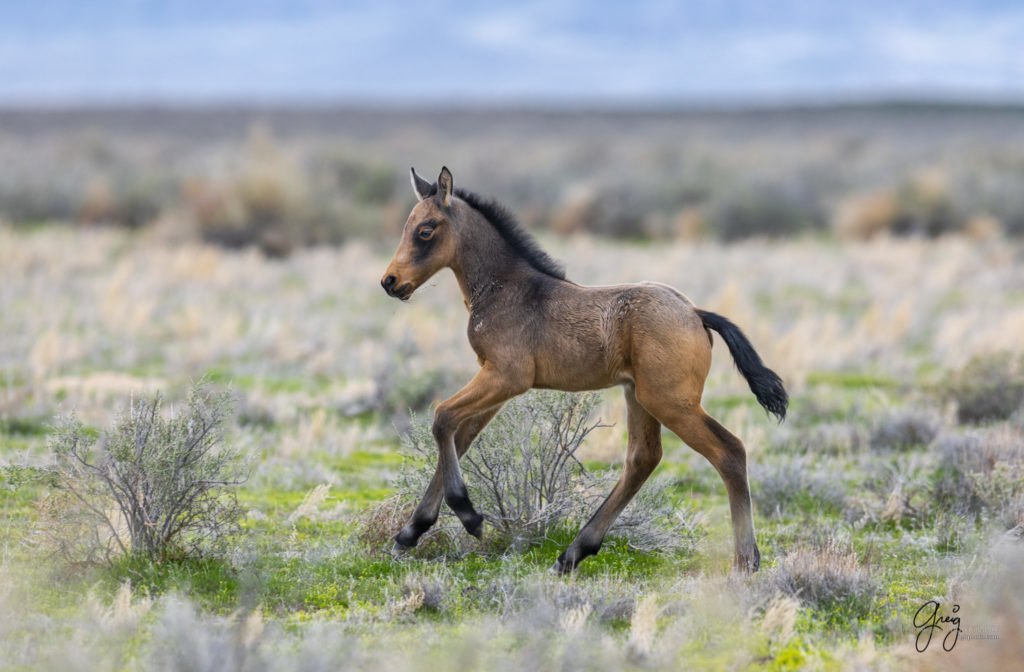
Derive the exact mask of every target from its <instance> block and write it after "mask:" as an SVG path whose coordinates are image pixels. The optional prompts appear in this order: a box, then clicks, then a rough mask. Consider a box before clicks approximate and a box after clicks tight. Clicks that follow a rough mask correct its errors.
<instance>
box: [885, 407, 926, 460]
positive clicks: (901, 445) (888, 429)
mask: <svg viewBox="0 0 1024 672" xmlns="http://www.w3.org/2000/svg"><path fill="white" fill-rule="evenodd" d="M941 428H942V418H940V417H939V416H938V414H936V413H935V412H932V411H926V410H921V409H913V408H911V409H899V410H896V411H892V412H890V413H888V414H887V415H886V416H885V417H883V418H882V419H880V420H879V421H878V422H876V424H875V427H874V429H873V430H872V432H871V447H872V448H873V449H875V450H908V449H911V448H918V447H922V446H927V445H928V444H929V443H931V441H932V439H934V438H935V437H936V436H937V435H938V433H939V430H940V429H941Z"/></svg>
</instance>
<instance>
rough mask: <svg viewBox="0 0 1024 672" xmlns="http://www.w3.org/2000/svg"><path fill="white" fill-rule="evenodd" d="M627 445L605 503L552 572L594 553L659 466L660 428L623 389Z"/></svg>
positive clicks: (569, 568) (564, 570)
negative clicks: (615, 479) (622, 464)
mask: <svg viewBox="0 0 1024 672" xmlns="http://www.w3.org/2000/svg"><path fill="white" fill-rule="evenodd" d="M625 395H626V409H627V425H628V428H629V445H628V447H627V448H626V462H625V465H624V466H623V468H622V475H621V476H620V477H619V481H618V482H617V483H616V484H615V487H614V488H612V491H611V493H609V495H608V497H607V499H605V500H604V503H603V504H601V506H600V507H598V509H597V511H596V512H594V515H593V516H591V518H590V520H589V521H587V524H586V525H584V526H583V529H581V530H580V532H579V534H577V535H576V538H575V539H574V540H573V542H572V543H571V544H570V545H569V548H567V549H566V550H565V552H564V553H562V554H561V555H560V556H559V557H558V560H557V561H556V562H555V565H554V566H553V567H552V568H551V569H552V571H554V572H557V573H559V574H567V573H569V572H571V571H573V570H574V569H575V568H576V566H577V565H578V564H579V563H580V561H582V560H583V559H584V558H586V557H587V556H590V555H594V554H595V553H597V551H598V549H600V548H601V544H602V543H603V542H604V537H605V535H606V534H607V533H608V529H609V528H611V526H612V524H613V523H614V522H615V519H616V518H618V516H619V514H620V513H622V510H623V509H624V508H625V507H626V505H627V504H629V502H630V500H631V499H633V496H634V495H636V493H637V491H638V490H640V487H641V486H642V485H643V484H644V483H645V482H646V481H647V478H648V477H649V476H650V475H651V472H653V471H654V468H655V467H657V466H658V463H659V462H661V424H660V423H659V422H658V421H657V420H655V419H654V417H652V416H651V414H650V413H648V412H647V411H646V410H644V408H643V406H641V405H640V404H639V403H638V402H637V400H636V396H635V395H634V393H633V390H632V388H629V387H627V388H626V392H625Z"/></svg>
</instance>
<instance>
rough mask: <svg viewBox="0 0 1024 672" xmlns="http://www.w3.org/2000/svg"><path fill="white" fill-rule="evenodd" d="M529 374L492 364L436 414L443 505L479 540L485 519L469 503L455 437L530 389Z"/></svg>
mask: <svg viewBox="0 0 1024 672" xmlns="http://www.w3.org/2000/svg"><path fill="white" fill-rule="evenodd" d="M528 378H529V376H528V372H527V371H525V370H524V371H519V372H516V371H514V370H513V371H511V372H510V371H502V370H500V369H498V368H497V366H495V365H494V364H492V363H491V362H487V363H486V364H484V367H483V368H482V369H480V371H478V372H477V374H476V375H475V376H473V380H471V381H469V383H468V384H467V385H466V386H465V387H464V388H462V389H461V390H459V391H458V392H456V393H455V395H454V396H452V397H451V398H450V399H446V400H445V401H442V402H441V403H440V404H438V406H437V410H436V411H435V412H434V426H433V433H434V439H435V440H436V441H437V453H438V464H437V468H438V471H439V472H440V474H441V489H442V491H443V492H444V501H445V503H446V504H448V506H449V507H450V508H451V510H452V511H454V512H455V515H456V516H458V517H459V520H460V521H461V522H462V526H463V527H465V528H466V531H467V532H469V533H470V534H472V535H473V536H474V537H477V538H479V537H480V536H481V535H482V534H483V523H484V518H483V516H481V515H480V514H479V513H477V512H476V510H475V509H474V508H473V504H472V502H470V501H469V490H468V489H467V488H466V482H465V481H464V480H463V479H462V472H461V471H460V470H459V455H458V453H457V452H456V450H455V434H456V431H457V430H458V428H459V427H460V426H461V425H462V423H464V422H465V421H466V420H467V419H469V418H472V417H475V416H479V415H482V414H484V413H487V412H490V411H493V412H495V413H496V412H497V408H499V407H500V406H501V405H502V404H504V403H505V402H506V401H508V400H509V399H511V398H512V397H514V396H516V395H519V394H522V393H523V392H525V391H526V390H528V389H530V382H529V380H528Z"/></svg>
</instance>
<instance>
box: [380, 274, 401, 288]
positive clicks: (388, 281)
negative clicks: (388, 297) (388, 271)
mask: <svg viewBox="0 0 1024 672" xmlns="http://www.w3.org/2000/svg"><path fill="white" fill-rule="evenodd" d="M396 282H398V278H396V277H395V276H393V275H387V276H385V277H384V279H383V280H381V281H380V286H381V287H383V288H384V290H385V291H387V290H390V289H391V288H392V287H394V286H395V283H396Z"/></svg>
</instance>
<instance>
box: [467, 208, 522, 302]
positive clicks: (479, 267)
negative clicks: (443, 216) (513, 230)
mask: <svg viewBox="0 0 1024 672" xmlns="http://www.w3.org/2000/svg"><path fill="white" fill-rule="evenodd" d="M474 226H477V227H480V226H485V227H487V228H486V229H482V228H477V229H476V230H475V233H474V234H473V235H472V236H467V237H466V238H465V239H464V240H462V241H461V244H460V246H459V247H460V249H459V253H458V258H457V260H456V262H455V263H453V264H452V271H454V273H455V278H456V280H458V283H459V289H460V290H461V291H462V298H463V299H464V300H465V302H466V307H467V308H469V309H470V310H473V309H474V308H477V309H480V308H482V307H483V304H484V303H488V302H490V301H491V300H492V299H493V298H494V297H495V296H497V295H499V294H501V293H502V292H503V291H504V290H506V289H509V288H511V287H512V286H513V285H514V284H515V283H516V282H518V281H519V279H520V278H521V276H522V275H523V274H524V273H529V272H531V271H532V272H537V271H535V270H534V269H533V268H532V267H531V266H530V265H529V264H528V263H527V262H526V260H525V259H523V258H522V257H521V256H519V255H518V254H516V252H515V251H513V250H512V248H511V247H510V246H509V245H508V243H506V242H505V240H504V239H503V238H502V237H501V235H500V234H499V233H498V232H497V231H495V230H494V229H493V228H492V227H491V225H490V224H488V223H486V222H479V223H474Z"/></svg>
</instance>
